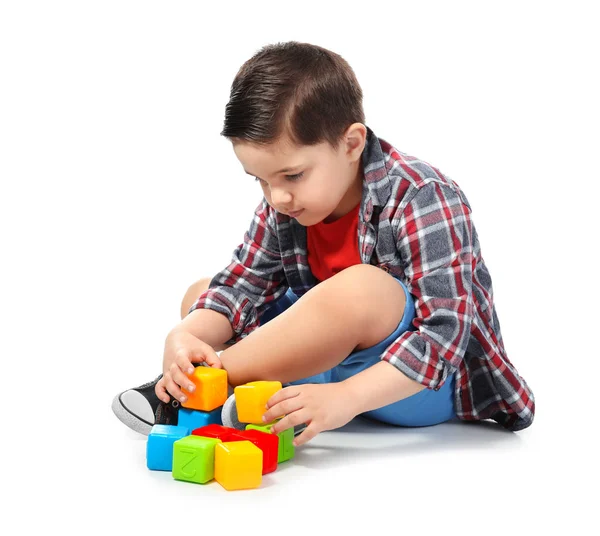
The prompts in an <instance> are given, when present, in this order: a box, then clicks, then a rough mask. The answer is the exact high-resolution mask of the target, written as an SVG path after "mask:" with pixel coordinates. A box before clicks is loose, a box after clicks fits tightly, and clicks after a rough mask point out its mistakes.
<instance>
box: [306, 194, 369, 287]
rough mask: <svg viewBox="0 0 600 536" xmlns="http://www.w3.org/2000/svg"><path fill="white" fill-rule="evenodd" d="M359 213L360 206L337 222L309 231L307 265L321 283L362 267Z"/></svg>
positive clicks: (324, 224) (312, 226) (317, 225)
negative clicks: (348, 270) (346, 271)
mask: <svg viewBox="0 0 600 536" xmlns="http://www.w3.org/2000/svg"><path fill="white" fill-rule="evenodd" d="M359 210H360V203H359V204H358V205H356V207H354V208H353V209H352V210H351V211H350V212H348V214H345V215H344V216H342V217H341V218H339V219H338V220H336V221H334V222H331V223H325V222H323V221H321V222H319V223H317V224H316V225H311V226H309V227H307V228H306V240H307V248H308V264H309V266H310V269H311V271H312V273H313V275H314V276H315V277H316V278H317V279H318V280H319V282H320V281H324V280H325V279H328V278H330V277H331V276H333V275H335V274H337V273H338V272H341V271H342V270H344V269H345V268H348V267H349V266H353V265H354V264H361V263H362V260H361V258H360V254H359V252H358V212H359Z"/></svg>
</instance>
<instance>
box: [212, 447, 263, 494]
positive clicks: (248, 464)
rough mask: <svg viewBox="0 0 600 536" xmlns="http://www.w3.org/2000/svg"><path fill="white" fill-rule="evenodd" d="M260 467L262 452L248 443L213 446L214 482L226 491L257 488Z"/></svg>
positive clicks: (260, 479) (260, 476)
mask: <svg viewBox="0 0 600 536" xmlns="http://www.w3.org/2000/svg"><path fill="white" fill-rule="evenodd" d="M262 466H263V453H262V450H260V449H259V448H258V447H257V446H256V445H254V444H252V443H251V442H250V441H228V442H225V443H217V444H216V445H215V480H216V481H217V482H218V483H219V484H221V486H223V487H224V488H225V489H226V490H228V491H232V490H236V489H252V488H258V487H259V486H260V484H261V482H262Z"/></svg>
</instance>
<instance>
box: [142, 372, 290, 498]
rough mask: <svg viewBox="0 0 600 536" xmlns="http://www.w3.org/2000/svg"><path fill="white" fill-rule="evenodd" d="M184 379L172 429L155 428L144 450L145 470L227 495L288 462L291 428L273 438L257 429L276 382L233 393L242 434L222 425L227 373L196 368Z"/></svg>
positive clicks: (264, 427) (265, 429)
mask: <svg viewBox="0 0 600 536" xmlns="http://www.w3.org/2000/svg"><path fill="white" fill-rule="evenodd" d="M189 378H190V379H191V381H192V382H193V383H194V385H195V386H196V389H195V390H194V392H193V393H186V394H187V395H188V400H187V401H186V402H185V403H183V404H182V407H181V408H180V410H179V418H178V423H177V426H173V425H164V424H155V425H154V426H153V427H152V430H151V432H150V435H149V436H148V442H147V445H146V462H147V466H148V469H152V470H155V471H172V473H173V478H175V479H176V480H184V481H187V482H195V483H198V484H206V483H207V482H210V481H211V480H213V479H214V480H216V481H217V482H218V483H219V484H221V486H223V487H224V488H225V489H227V490H236V489H251V488H258V487H259V486H260V485H261V482H262V475H265V474H267V473H272V472H273V471H275V470H276V469H277V465H278V464H279V463H281V462H284V461H287V460H290V459H292V458H293V457H294V445H293V443H292V442H293V440H294V429H293V428H288V429H287V430H284V431H283V432H280V433H279V434H277V435H274V434H272V433H271V427H272V426H273V423H269V424H263V422H262V417H263V415H264V413H265V411H266V404H267V401H268V400H269V398H271V396H273V395H274V394H275V393H276V392H277V391H279V390H280V389H281V383H280V382H276V381H257V382H250V383H247V384H245V385H240V386H238V387H236V388H235V389H234V393H235V402H236V407H237V413H238V420H239V421H240V422H241V423H245V424H247V426H246V429H245V430H238V429H236V428H228V427H226V426H222V421H221V409H222V407H223V404H224V403H225V401H226V400H227V385H228V384H227V371H225V370H223V369H216V368H209V367H196V369H195V370H194V372H193V373H192V374H191V375H189Z"/></svg>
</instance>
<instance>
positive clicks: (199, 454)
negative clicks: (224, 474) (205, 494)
mask: <svg viewBox="0 0 600 536" xmlns="http://www.w3.org/2000/svg"><path fill="white" fill-rule="evenodd" d="M219 443H221V440H220V439H215V438H212V437H200V436H194V435H188V436H187V437H184V438H182V439H179V440H177V441H175V443H173V478H174V479H176V480H185V481H187V482H196V483H197V484H205V483H206V482H208V481H209V480H212V479H213V478H214V477H215V446H216V445H217V444H219Z"/></svg>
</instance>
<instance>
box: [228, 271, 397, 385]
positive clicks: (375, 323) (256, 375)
mask: <svg viewBox="0 0 600 536" xmlns="http://www.w3.org/2000/svg"><path fill="white" fill-rule="evenodd" d="M405 302H406V298H405V296H404V291H403V290H402V287H401V286H400V285H399V284H398V282H397V281H395V280H394V278H393V277H392V276H390V275H389V274H387V273H386V272H384V271H383V270H380V269H379V268H377V267H375V266H371V265H367V264H359V265H355V266H351V267H349V268H347V269H346V270H343V271H342V272H340V273H338V274H336V275H335V276H334V277H331V278H330V279H327V280H326V281H323V282H322V283H320V284H319V285H317V286H316V287H314V288H312V289H311V290H310V291H309V292H307V293H306V294H305V295H304V296H302V297H301V298H300V299H299V300H298V301H297V302H296V303H295V304H294V305H292V306H291V307H290V308H289V309H287V310H286V311H284V312H283V313H281V314H280V315H279V316H277V317H275V318H273V319H272V320H271V321H270V322H268V323H267V324H265V325H263V326H261V327H260V328H259V329H257V330H255V331H253V332H252V333H251V334H250V335H249V336H247V337H246V338H245V339H243V340H241V341H239V342H238V343H237V344H236V345H235V346H232V347H231V348H228V349H227V350H225V351H224V352H223V353H222V354H221V356H220V357H221V361H222V362H223V367H224V368H225V369H226V370H227V372H228V375H229V383H230V384H231V385H233V386H236V385H241V384H244V383H247V382H250V381H255V380H279V381H281V382H282V383H287V382H290V381H295V380H299V379H302V378H306V377H309V376H313V375H315V374H319V373H321V372H325V371H326V370H329V369H331V368H333V367H335V366H336V365H338V364H339V363H340V362H341V361H343V360H344V359H345V358H346V357H347V356H348V355H350V354H351V353H352V352H353V351H354V350H360V349H364V348H369V347H371V346H374V345H375V344H377V343H378V342H380V341H381V340H383V339H385V338H386V337H388V336H389V335H390V334H391V333H393V332H394V330H395V329H396V327H397V326H398V324H399V323H400V320H401V319H402V315H403V313H404V306H405Z"/></svg>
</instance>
